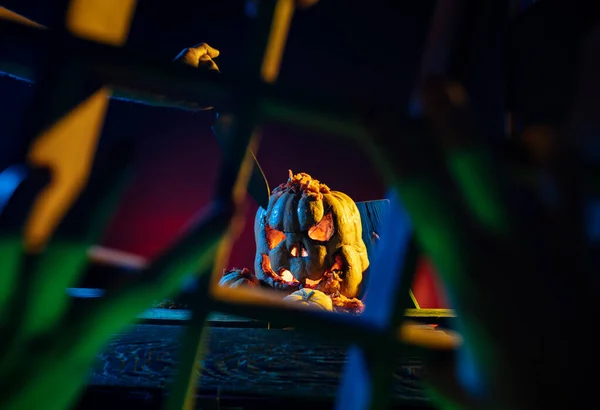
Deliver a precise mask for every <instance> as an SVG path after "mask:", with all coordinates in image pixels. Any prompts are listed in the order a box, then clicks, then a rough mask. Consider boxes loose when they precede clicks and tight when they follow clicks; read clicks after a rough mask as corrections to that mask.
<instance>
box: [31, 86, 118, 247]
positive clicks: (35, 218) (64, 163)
mask: <svg viewBox="0 0 600 410" xmlns="http://www.w3.org/2000/svg"><path fill="white" fill-rule="evenodd" d="M108 98H109V92H108V90H107V89H101V90H98V91H97V92H96V93H95V94H93V95H92V96H91V97H89V98H88V99H87V100H86V101H84V102H82V103H81V104H79V106H77V107H76V108H75V109H73V110H72V111H71V112H69V113H68V114H67V115H65V116H64V117H63V118H61V119H60V120H59V121H58V122H57V123H56V124H53V125H52V126H51V127H50V128H49V129H48V130H46V131H44V132H43V134H42V135H41V136H39V137H38V138H37V139H36V141H35V142H34V143H33V146H32V147H31V150H30V151H29V155H28V160H29V161H30V162H31V163H33V164H35V165H37V166H39V167H48V168H50V169H51V170H52V180H51V182H50V183H49V184H48V186H47V187H45V188H44V190H43V191H42V192H41V193H40V195H39V196H38V197H37V198H36V200H35V202H34V204H33V207H32V210H31V213H30V214H29V218H28V220H27V224H26V225H25V246H26V248H27V250H28V251H30V252H34V253H35V252H40V251H41V250H42V249H43V248H44V246H45V244H46V242H47V241H48V239H49V238H50V236H51V235H52V233H53V232H54V229H55V228H56V226H57V225H58V224H59V222H60V221H61V219H62V218H63V216H64V215H65V213H66V212H67V211H68V209H69V208H70V207H71V205H72V203H73V202H74V201H75V199H76V198H77V196H78V195H79V193H80V192H81V190H82V189H83V187H84V186H85V184H86V183H87V180H88V177H89V173H90V170H91V167H92V163H93V160H94V154H95V152H96V146H97V144H98V138H99V136H100V131H101V129H102V124H103V122H104V115H105V113H106V108H107V106H108Z"/></svg>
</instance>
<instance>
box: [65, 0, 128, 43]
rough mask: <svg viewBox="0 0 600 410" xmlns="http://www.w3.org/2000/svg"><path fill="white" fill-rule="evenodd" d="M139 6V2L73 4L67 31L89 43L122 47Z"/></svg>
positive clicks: (82, 1)
mask: <svg viewBox="0 0 600 410" xmlns="http://www.w3.org/2000/svg"><path fill="white" fill-rule="evenodd" d="M136 5H137V0H71V6H70V7H69V10H68V12H67V19H66V25H67V29H68V30H69V31H70V32H71V33H73V34H74V35H76V36H78V37H81V38H84V39H86V40H92V41H97V42H99V43H104V44H110V45H113V46H122V45H124V44H125V42H126V41H127V36H128V34H129V28H130V26H131V20H132V18H133V13H134V11H135V7H136Z"/></svg>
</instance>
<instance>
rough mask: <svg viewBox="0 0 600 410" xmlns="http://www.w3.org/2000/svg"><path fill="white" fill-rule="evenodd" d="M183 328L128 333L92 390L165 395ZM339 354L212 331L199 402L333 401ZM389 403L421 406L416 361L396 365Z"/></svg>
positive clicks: (100, 368)
mask: <svg viewBox="0 0 600 410" xmlns="http://www.w3.org/2000/svg"><path fill="white" fill-rule="evenodd" d="M182 330H183V327H181V326H170V325H165V326H157V325H135V326H132V328H131V329H130V330H129V331H126V332H123V333H120V334H117V335H115V337H114V338H113V339H112V341H111V342H110V343H109V344H108V346H106V348H105V349H104V351H103V352H102V353H101V354H99V355H98V360H97V362H96V365H95V366H94V369H93V372H92V375H91V380H90V385H91V386H120V387H127V388H164V387H166V386H167V384H168V383H169V381H170V380H171V378H172V377H173V375H174V372H175V370H176V364H177V354H178V351H179V347H180V338H181V336H182V334H183V333H182ZM345 358H346V353H345V349H344V348H343V347H340V346H339V345H337V344H335V343H331V342H327V341H322V340H319V341H316V340H314V339H313V338H311V337H310V336H307V335H305V334H302V333H300V332H296V331H293V330H284V329H270V330H269V329H252V328H245V329H236V328H223V327H216V328H215V327H213V328H211V329H210V334H209V354H208V355H207V356H206V357H205V360H204V361H203V362H202V369H203V371H202V378H201V379H200V382H199V386H198V389H199V393H200V394H217V393H218V394H224V395H227V394H231V395H251V396H262V397H276V396H287V397H306V396H309V397H319V398H321V399H332V400H333V398H334V397H335V394H336V391H337V390H336V389H337V385H338V383H339V379H340V375H341V372H342V366H343V364H344V362H345ZM396 360H397V362H398V364H397V367H396V371H395V373H394V391H393V396H394V400H395V402H397V403H406V404H408V403H411V404H419V403H422V404H424V405H425V404H427V403H428V399H427V398H426V397H425V395H424V394H423V391H422V389H421V386H420V382H419V377H418V375H419V372H420V371H421V362H420V360H419V359H418V358H411V357H403V358H400V357H399V358H396Z"/></svg>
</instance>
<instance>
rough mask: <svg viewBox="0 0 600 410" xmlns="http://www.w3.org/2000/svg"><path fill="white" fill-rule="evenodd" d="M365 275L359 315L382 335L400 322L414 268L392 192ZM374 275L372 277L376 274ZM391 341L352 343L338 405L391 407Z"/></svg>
mask: <svg viewBox="0 0 600 410" xmlns="http://www.w3.org/2000/svg"><path fill="white" fill-rule="evenodd" d="M390 198H391V199H390V204H389V207H388V212H387V213H386V214H387V215H386V217H385V218H384V221H385V223H384V224H383V226H382V232H381V239H380V241H379V244H378V247H377V251H376V253H375V258H373V262H372V267H371V269H372V270H373V271H374V272H376V273H375V274H372V275H370V276H369V283H368V289H369V290H368V294H367V297H366V300H365V311H364V313H363V317H362V318H363V319H364V320H365V321H367V322H368V323H369V324H371V325H372V326H373V327H374V328H376V329H378V330H379V331H381V332H382V333H383V334H390V335H391V334H394V331H395V329H398V328H400V327H401V326H402V321H403V319H404V314H405V310H406V309H407V308H409V307H412V306H410V305H411V303H412V300H411V298H410V293H409V291H410V286H411V285H412V281H413V276H414V272H415V261H416V250H415V249H414V248H413V246H412V245H413V230H412V226H411V223H410V219H409V217H408V214H407V213H406V211H405V210H404V208H403V206H402V203H401V201H400V199H399V198H398V195H397V194H396V193H394V192H392V193H391V195H390ZM375 275H376V276H375ZM393 349H394V348H392V347H390V346H389V345H384V346H381V345H379V346H378V345H375V344H373V345H362V346H352V347H351V348H350V349H349V351H348V362H347V365H346V367H345V369H344V374H343V377H342V383H341V386H340V390H339V394H338V400H337V401H336V408H337V409H357V410H358V409H379V408H387V407H388V406H389V398H390V389H391V386H392V371H393V366H394V363H393V360H390V358H391V357H394V354H393Z"/></svg>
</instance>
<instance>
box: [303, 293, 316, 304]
mask: <svg viewBox="0 0 600 410" xmlns="http://www.w3.org/2000/svg"><path fill="white" fill-rule="evenodd" d="M314 294H315V291H314V290H311V291H310V293H309V294H308V295H306V298H305V300H306V301H307V302H308V301H309V300H310V298H312V297H313V295H314Z"/></svg>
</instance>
